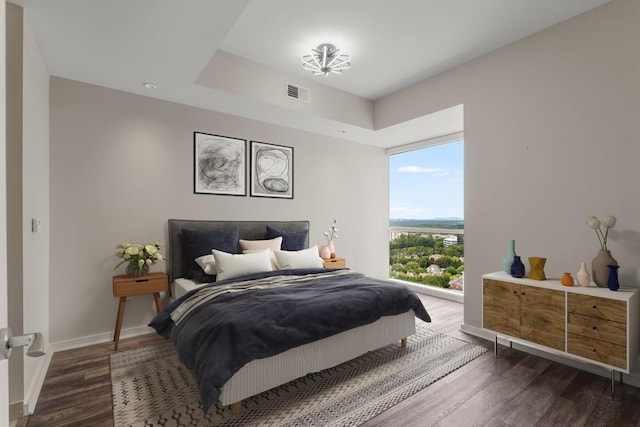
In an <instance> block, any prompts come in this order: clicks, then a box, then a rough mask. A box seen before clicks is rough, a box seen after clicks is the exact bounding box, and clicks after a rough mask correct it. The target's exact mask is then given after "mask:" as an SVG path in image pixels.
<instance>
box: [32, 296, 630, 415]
mask: <svg viewBox="0 0 640 427" xmlns="http://www.w3.org/2000/svg"><path fill="white" fill-rule="evenodd" d="M421 299H422V300H423V302H424V304H425V307H427V310H428V311H429V313H430V314H431V317H432V318H433V322H432V323H431V324H430V325H429V327H431V328H432V329H434V330H438V331H441V332H443V333H446V334H448V335H451V336H455V337H457V338H460V339H463V340H466V341H471V342H475V343H477V344H480V345H484V346H486V347H487V348H489V350H490V351H488V352H487V353H485V354H484V355H482V356H481V357H479V358H477V359H475V360H473V361H472V362H470V363H468V364H467V365H465V366H463V367H462V368H460V369H458V370H457V371H455V372H453V373H451V374H449V375H448V376H446V377H444V378H443V379H441V380H439V381H437V382H436V383H434V384H432V385H431V386H429V387H427V388H426V389H424V390H422V391H420V392H419V393H416V394H415V395H413V396H412V397H410V398H408V399H406V400H404V401H402V402H401V403H399V404H398V405H396V406H394V407H392V408H390V409H389V410H387V411H386V412H384V413H382V414H380V415H379V416H377V417H375V418H373V419H372V420H369V421H368V422H367V423H366V424H365V426H367V427H374V426H421V427H422V426H491V427H498V426H634V425H640V389H637V388H635V387H632V386H629V385H626V384H624V385H621V384H616V396H615V399H614V400H612V399H611V395H610V389H609V384H610V381H609V379H608V378H605V377H600V376H597V375H593V374H590V373H586V372H583V371H580V370H577V369H574V368H571V367H567V366H565V365H561V364H558V363H555V362H551V361H549V360H546V359H543V358H540V357H536V356H532V355H528V354H526V353H523V352H521V351H518V350H514V349H509V348H502V349H501V350H500V351H499V352H498V358H495V357H494V354H493V346H492V343H489V342H487V341H484V340H481V339H478V338H475V337H473V336H469V335H466V334H464V333H462V332H460V331H459V327H460V325H461V324H462V310H463V307H462V304H458V303H454V302H450V301H445V300H442V299H439V298H433V297H429V296H424V295H421ZM163 341H164V339H163V338H161V337H159V336H157V335H154V334H149V335H144V336H140V337H135V338H129V339H123V340H121V341H120V347H119V351H125V350H128V349H131V348H136V347H141V346H146V345H153V344H157V343H160V342H163ZM112 352H113V345H112V344H111V343H104V344H97V345H93V346H88V347H84V348H80V349H74V350H68V351H63V352H59V353H56V354H54V355H53V359H52V361H51V365H50V367H49V371H48V373H47V377H46V379H45V383H44V386H43V389H42V392H41V394H40V398H39V400H38V405H37V407H36V410H35V413H34V414H33V415H31V416H30V417H29V419H28V420H27V425H28V426H32V427H35V426H47V427H52V426H113V418H112V414H111V411H112V407H111V386H110V381H109V354H110V353H112Z"/></svg>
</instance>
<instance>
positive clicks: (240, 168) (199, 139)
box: [193, 132, 247, 196]
mask: <svg viewBox="0 0 640 427" xmlns="http://www.w3.org/2000/svg"><path fill="white" fill-rule="evenodd" d="M193 151H194V181H193V186H194V190H193V191H194V193H200V194H223V195H231V196H246V195H247V178H246V177H247V172H246V171H247V162H246V158H247V154H246V152H247V141H246V140H245V139H238V138H230V137H227V136H220V135H210V134H207V133H201V132H194V133H193Z"/></svg>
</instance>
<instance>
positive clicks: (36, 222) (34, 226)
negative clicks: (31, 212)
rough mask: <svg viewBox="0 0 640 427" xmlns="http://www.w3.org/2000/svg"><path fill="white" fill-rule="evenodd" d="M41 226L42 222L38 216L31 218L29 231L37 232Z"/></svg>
mask: <svg viewBox="0 0 640 427" xmlns="http://www.w3.org/2000/svg"><path fill="white" fill-rule="evenodd" d="M41 227H42V223H41V222H40V218H31V231H32V232H34V233H37V232H39V231H40V228H41Z"/></svg>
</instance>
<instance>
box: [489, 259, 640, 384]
mask: <svg viewBox="0 0 640 427" xmlns="http://www.w3.org/2000/svg"><path fill="white" fill-rule="evenodd" d="M639 311H640V293H639V290H638V289H636V288H620V289H619V290H618V291H615V292H614V291H611V290H609V289H608V288H600V287H597V286H595V285H593V286H588V287H579V286H563V285H561V284H560V280H559V279H558V280H554V279H551V280H541V281H538V280H530V279H526V278H522V279H517V278H514V277H511V276H510V275H508V274H507V273H504V272H497V273H491V274H485V275H484V276H482V326H483V328H484V329H486V330H489V331H492V332H493V333H494V334H495V350H496V352H497V342H498V337H503V338H506V339H507V340H508V341H509V342H510V343H511V342H519V343H522V344H525V345H528V346H530V347H533V348H536V349H538V350H543V351H549V352H551V353H555V354H560V355H562V356H565V357H569V358H573V359H576V360H580V361H582V362H588V363H592V364H595V365H598V366H601V367H604V368H606V369H609V370H610V371H611V378H612V386H613V379H614V373H615V372H616V371H617V372H620V373H629V371H630V370H631V369H632V368H633V364H634V363H635V361H636V359H637V358H638V355H639V353H640V343H639V341H640V337H639V335H640V325H639V323H640V314H639ZM612 392H613V388H612Z"/></svg>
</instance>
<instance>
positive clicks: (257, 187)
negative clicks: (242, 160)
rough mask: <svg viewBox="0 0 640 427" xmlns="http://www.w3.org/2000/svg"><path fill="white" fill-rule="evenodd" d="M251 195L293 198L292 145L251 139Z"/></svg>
mask: <svg viewBox="0 0 640 427" xmlns="http://www.w3.org/2000/svg"><path fill="white" fill-rule="evenodd" d="M251 196H252V197H276V198H281V199H293V147H284V146H282V145H275V144H266V143H264V142H258V141H251Z"/></svg>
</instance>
